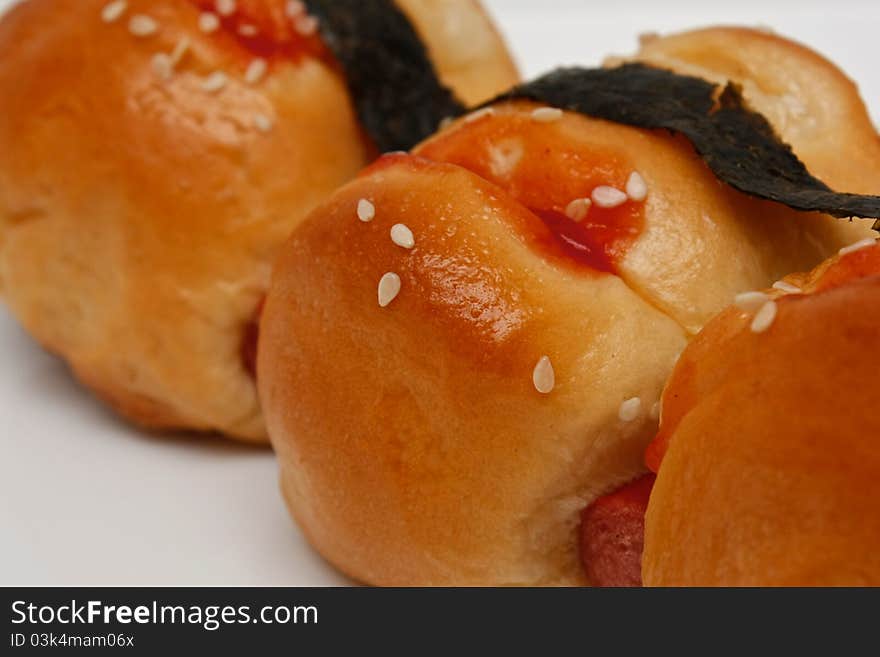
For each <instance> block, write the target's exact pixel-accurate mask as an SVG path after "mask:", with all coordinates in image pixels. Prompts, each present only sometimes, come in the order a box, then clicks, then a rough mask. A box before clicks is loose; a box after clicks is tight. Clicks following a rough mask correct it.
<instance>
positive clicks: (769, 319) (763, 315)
mask: <svg viewBox="0 0 880 657" xmlns="http://www.w3.org/2000/svg"><path fill="white" fill-rule="evenodd" d="M776 311H777V306H776V302H775V301H768V302H767V303H765V304H764V305H763V306H761V309H760V310H759V311H758V312H757V314H756V315H755V318H754V319H753V320H752V325H751V329H752V333H763V332H764V331H766V330H767V329H768V328H770V326H771V325H772V324H773V320H774V319H776Z"/></svg>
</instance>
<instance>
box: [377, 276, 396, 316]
mask: <svg viewBox="0 0 880 657" xmlns="http://www.w3.org/2000/svg"><path fill="white" fill-rule="evenodd" d="M398 294H400V276H398V275H397V274H395V273H393V272H388V273H387V274H385V275H384V276H383V277H382V278H381V279H380V280H379V306H381V307H382V308H384V307H385V306H387V305H388V304H389V303H391V302H392V301H394V299H395V298H397V295H398Z"/></svg>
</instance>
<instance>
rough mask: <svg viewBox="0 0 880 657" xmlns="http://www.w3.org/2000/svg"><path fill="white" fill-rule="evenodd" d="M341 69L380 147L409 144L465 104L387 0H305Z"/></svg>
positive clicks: (390, 148) (362, 118) (364, 123)
mask: <svg viewBox="0 0 880 657" xmlns="http://www.w3.org/2000/svg"><path fill="white" fill-rule="evenodd" d="M305 4H306V7H307V8H308V10H309V13H310V14H312V15H313V16H315V17H316V18H318V20H319V21H320V28H319V29H320V33H321V37H322V38H323V40H324V43H326V44H327V47H328V48H329V49H330V51H331V52H332V53H333V54H334V56H335V57H336V59H337V61H338V62H339V64H340V66H341V67H342V69H343V72H344V73H345V76H346V79H347V81H348V88H349V91H350V93H351V98H352V102H353V104H354V106H355V110H356V111H357V114H358V118H359V119H360V121H361V125H362V126H363V127H364V129H365V130H366V131H367V134H369V135H370V137H371V138H372V139H373V141H374V142H375V144H376V146H377V148H378V149H379V150H380V151H381V152H388V151H398V150H408V149H409V148H412V147H413V146H414V145H415V144H417V143H419V142H420V141H422V140H423V139H425V138H426V137H428V136H429V135H431V134H433V133H434V131H435V130H436V129H437V124H438V123H439V122H440V121H441V120H442V119H443V118H445V117H447V116H457V115H459V114H461V113H462V112H463V111H464V106H463V105H462V103H460V102H459V101H458V100H457V99H456V98H455V96H454V94H453V93H452V92H451V91H450V90H449V89H448V88H446V87H445V86H444V85H443V83H442V82H440V79H439V78H438V76H437V72H436V70H435V69H434V65H433V64H432V63H431V59H430V57H429V56H428V52H427V49H426V47H425V45H424V44H423V43H422V40H421V39H420V38H419V35H418V33H417V32H416V30H415V28H413V26H412V24H411V23H410V22H409V19H408V18H407V17H406V15H404V14H403V12H401V11H400V9H399V8H398V7H397V5H395V3H394V2H393V1H392V0H306V3H305Z"/></svg>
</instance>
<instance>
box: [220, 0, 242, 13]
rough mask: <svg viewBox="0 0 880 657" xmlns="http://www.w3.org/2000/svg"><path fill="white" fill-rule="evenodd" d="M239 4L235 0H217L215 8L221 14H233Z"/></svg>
mask: <svg viewBox="0 0 880 657" xmlns="http://www.w3.org/2000/svg"><path fill="white" fill-rule="evenodd" d="M237 4H238V3H237V2H236V1H235V0H217V1H216V2H215V3H214V8H215V9H216V10H217V13H218V14H220V15H221V16H232V14H234V13H235V10H236V9H237V7H236V5H237Z"/></svg>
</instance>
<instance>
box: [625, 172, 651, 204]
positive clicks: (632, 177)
mask: <svg viewBox="0 0 880 657" xmlns="http://www.w3.org/2000/svg"><path fill="white" fill-rule="evenodd" d="M626 195H627V196H629V198H630V200H631V201H644V200H645V198H647V196H648V185H647V183H646V182H645V179H644V178H642V175H641V174H640V173H639V172H638V171H633V172H632V173H631V174H629V178H628V179H627V181H626Z"/></svg>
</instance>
